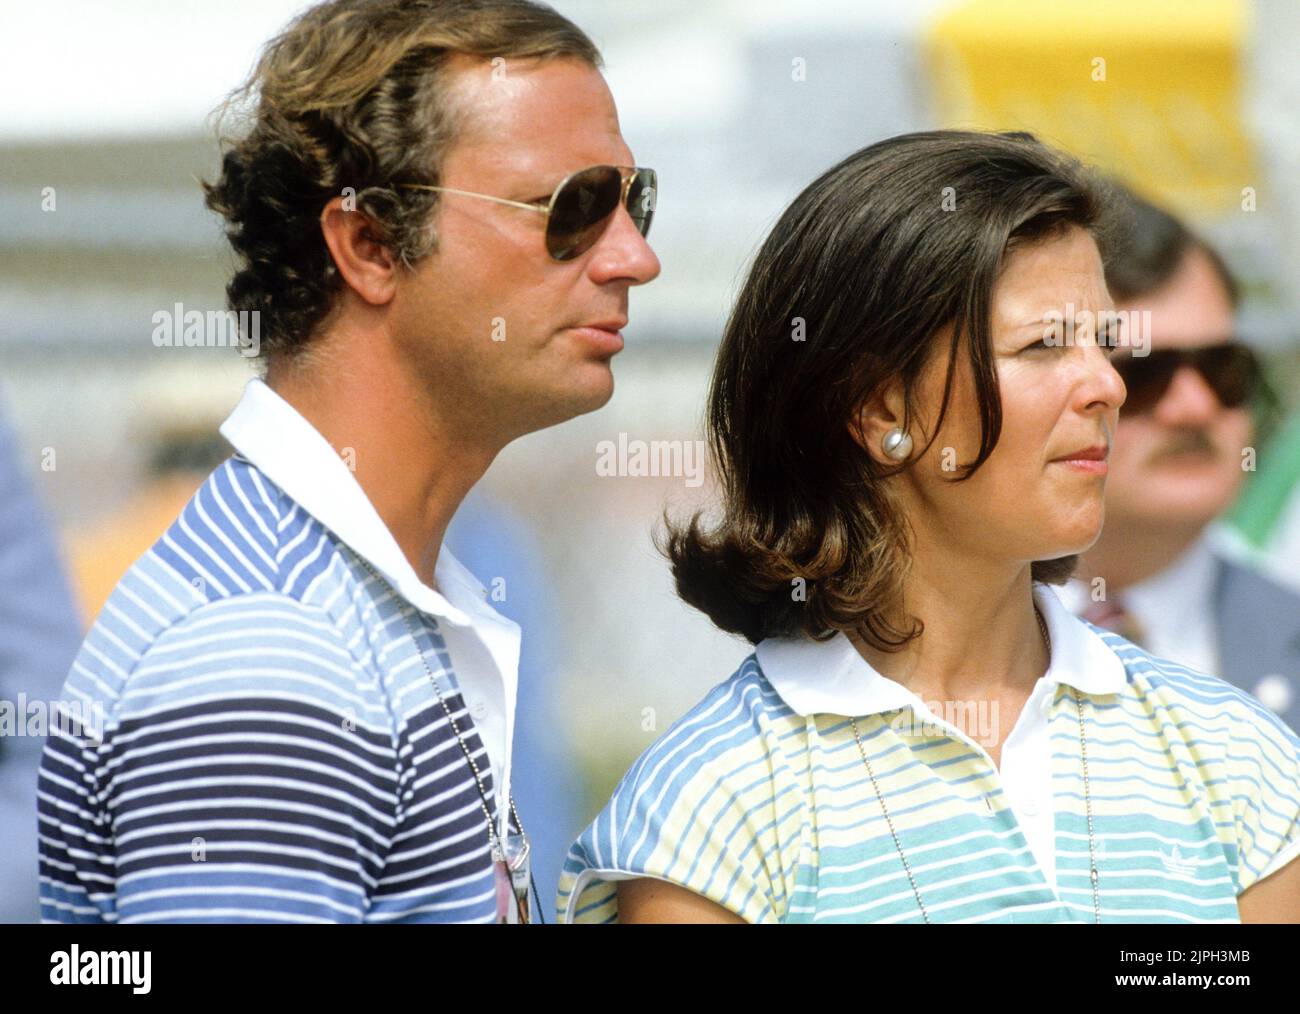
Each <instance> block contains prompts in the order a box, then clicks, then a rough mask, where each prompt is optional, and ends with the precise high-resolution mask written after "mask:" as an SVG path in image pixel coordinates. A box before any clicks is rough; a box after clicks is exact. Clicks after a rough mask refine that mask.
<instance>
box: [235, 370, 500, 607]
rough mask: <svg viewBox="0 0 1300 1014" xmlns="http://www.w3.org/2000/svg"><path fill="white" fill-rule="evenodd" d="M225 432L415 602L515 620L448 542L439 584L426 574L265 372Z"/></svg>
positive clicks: (247, 390) (254, 381)
mask: <svg viewBox="0 0 1300 1014" xmlns="http://www.w3.org/2000/svg"><path fill="white" fill-rule="evenodd" d="M221 435H222V436H223V437H225V438H226V439H227V440H228V441H230V443H231V445H232V446H233V447H234V448H235V450H237V451H238V452H239V453H240V454H241V455H242V456H243V457H245V458H247V459H248V460H249V461H250V462H251V463H252V464H253V465H255V466H256V467H257V468H258V469H259V470H260V471H261V472H262V474H263V475H265V476H266V477H267V478H268V479H270V480H271V481H272V482H273V483H275V484H276V485H277V486H279V487H280V489H282V490H284V492H285V493H287V494H288V495H289V497H290V498H292V499H293V500H294V502H296V503H297V504H298V506H300V507H301V508H302V509H303V510H305V511H306V512H307V513H308V514H310V515H311V516H312V517H314V518H315V519H316V520H317V521H319V522H320V523H321V524H323V525H324V526H325V527H326V528H328V529H330V530H331V531H332V532H333V533H334V534H335V535H337V536H338V537H339V538H340V539H341V540H342V541H343V542H345V543H347V544H348V546H350V547H351V548H352V550H353V551H354V552H355V553H356V554H357V555H358V556H360V557H362V558H363V559H365V560H367V561H368V562H369V563H370V565H371V566H372V567H374V568H375V570H377V571H378V572H379V573H380V574H382V575H383V576H384V577H385V578H386V579H387V580H388V581H389V582H390V583H391V584H392V585H393V587H394V588H396V589H397V591H398V593H399V594H400V595H401V596H402V597H403V598H405V599H406V600H407V601H408V602H410V603H411V604H412V605H414V606H415V607H416V608H417V609H420V610H421V611H423V612H425V613H428V614H430V615H433V616H438V617H440V618H442V619H444V620H446V621H447V622H448V623H452V624H455V625H457V626H462V627H470V626H473V625H474V623H475V621H481V620H487V621H489V622H492V623H496V624H502V625H505V626H507V627H516V624H515V623H514V622H513V621H511V620H508V619H506V618H505V617H504V616H502V615H501V614H500V613H498V612H497V611H496V610H495V609H493V608H492V607H491V606H490V605H489V604H488V603H487V601H486V596H487V589H486V588H484V586H483V585H482V583H480V582H479V580H478V579H477V578H476V577H474V575H473V574H472V573H470V571H469V570H468V569H467V568H466V567H465V566H464V565H463V564H461V562H460V561H459V560H457V559H456V558H455V557H454V556H452V554H451V553H450V552H449V551H448V550H447V547H446V546H445V545H444V546H443V547H441V548H440V549H439V551H438V560H437V563H436V564H435V565H434V580H435V582H436V583H437V585H438V591H435V590H434V589H432V588H430V587H429V586H428V585H426V584H425V583H424V582H423V581H421V580H420V578H419V577H418V576H417V575H416V573H415V568H414V567H412V566H411V563H410V561H409V560H407V558H406V556H405V554H404V553H403V552H402V550H401V547H400V546H398V544H397V540H396V539H395V538H394V537H393V533H392V532H390V531H389V530H388V526H387V525H385V524H384V522H383V519H381V518H380V516H379V512H378V511H376V510H375V507H374V504H372V503H371V502H370V499H369V498H368V497H367V496H366V494H365V491H364V490H363V489H362V488H361V485H360V483H358V482H357V480H356V476H355V475H353V474H352V471H351V470H350V469H349V468H348V466H347V465H346V464H345V463H344V461H343V458H342V457H341V456H340V455H339V454H338V453H337V452H335V450H334V448H332V447H331V446H330V444H329V441H327V440H326V439H325V438H324V437H323V436H321V434H320V432H319V431H318V430H317V429H316V428H315V427H314V426H312V424H311V423H309V422H308V421H307V420H306V419H305V418H304V417H303V416H302V415H301V414H300V413H299V412H298V410H297V409H295V408H294V407H293V406H292V405H290V404H289V403H288V402H287V401H285V400H284V399H283V398H282V397H280V395H278V394H276V393H275V391H273V390H272V389H271V388H270V387H269V386H268V385H267V384H266V383H264V382H263V381H262V380H260V379H258V378H256V377H254V378H253V379H252V380H250V381H249V382H248V385H247V386H246V387H245V388H244V395H243V397H242V398H241V399H240V400H239V404H238V405H236V406H235V409H234V411H233V412H231V414H230V417H229V418H228V419H226V421H225V422H224V423H222V425H221Z"/></svg>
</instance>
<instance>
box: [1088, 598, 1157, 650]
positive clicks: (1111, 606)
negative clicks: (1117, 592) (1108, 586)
mask: <svg viewBox="0 0 1300 1014" xmlns="http://www.w3.org/2000/svg"><path fill="white" fill-rule="evenodd" d="M1083 618H1084V619H1085V620H1087V621H1088V622H1089V623H1095V624H1096V625H1097V626H1099V627H1105V628H1106V629H1107V630H1113V631H1114V632H1115V633H1117V634H1119V636H1120V637H1123V638H1125V639H1126V640H1129V641H1132V642H1133V643H1134V644H1136V645H1137V646H1138V647H1139V648H1141V647H1145V645H1144V644H1143V642H1144V640H1145V638H1146V633H1145V631H1143V629H1142V624H1140V623H1138V620H1137V617H1136V616H1134V615H1133V614H1132V613H1130V612H1129V611H1128V610H1127V609H1125V608H1124V603H1123V602H1121V601H1120V600H1119V599H1118V598H1115V599H1110V600H1109V601H1102V602H1093V603H1091V604H1090V605H1089V606H1088V608H1087V609H1085V610H1084V611H1083Z"/></svg>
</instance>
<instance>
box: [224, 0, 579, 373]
mask: <svg viewBox="0 0 1300 1014" xmlns="http://www.w3.org/2000/svg"><path fill="white" fill-rule="evenodd" d="M458 53H460V54H469V55H472V56H476V57H480V58H482V59H484V60H495V59H496V58H498V57H500V58H502V59H503V60H505V59H551V58H556V57H570V58H574V59H578V60H582V61H584V62H586V63H587V64H589V65H590V66H592V67H593V68H597V69H599V68H600V67H601V66H602V61H601V57H600V53H599V51H598V50H597V49H596V47H595V45H594V44H593V43H592V41H591V40H590V39H589V38H588V37H587V36H586V35H585V34H583V32H582V31H581V30H580V29H579V28H578V27H577V26H575V25H574V24H572V23H571V22H570V21H568V20H567V19H565V18H564V17H562V16H561V15H559V14H557V13H556V12H555V11H554V10H552V9H551V8H550V7H547V6H545V5H544V4H540V3H533V2H531V0H332V2H328V3H323V4H320V5H318V6H316V7H312V8H310V9H308V10H307V11H305V12H303V13H302V14H300V15H299V16H298V17H297V18H296V19H295V20H293V21H292V22H290V24H289V25H288V27H286V28H285V29H284V31H283V32H281V33H280V34H279V35H278V36H277V37H276V38H274V39H273V40H271V42H270V43H268V44H267V46H266V48H265V49H264V51H263V52H262V55H261V58H260V59H259V61H258V63H257V65H256V67H255V68H254V70H253V72H252V74H251V75H250V76H249V78H248V80H247V81H246V82H245V83H244V84H243V85H242V86H241V87H239V88H238V89H236V90H235V91H234V92H233V93H232V94H231V95H230V97H229V98H228V99H227V100H226V101H225V102H224V103H223V104H222V106H220V107H219V109H218V111H217V113H218V124H219V129H221V121H223V120H224V118H225V116H226V115H227V114H228V113H230V112H231V111H233V110H236V109H240V108H241V107H245V108H242V109H241V111H242V112H243V114H244V116H245V118H246V119H247V120H249V121H250V122H249V123H248V124H247V125H246V129H245V130H244V131H242V136H241V137H240V138H239V139H238V140H234V141H232V140H230V139H224V140H223V141H222V148H223V149H224V150H223V154H222V162H221V174H220V178H219V179H218V180H217V181H216V182H215V183H204V184H203V189H204V193H205V194H206V204H207V206H208V207H209V208H211V209H212V210H213V211H216V212H217V213H218V214H220V215H221V216H222V217H223V218H224V219H225V221H226V236H227V238H228V239H229V241H230V244H231V246H232V247H233V248H234V251H235V254H236V257H237V262H238V263H237V266H236V270H235V273H234V276H233V277H232V279H231V281H230V283H229V284H228V285H227V286H226V297H227V302H228V305H229V307H230V309H232V310H257V311H260V318H259V325H260V335H261V351H262V354H263V355H264V356H269V355H275V354H278V353H290V354H296V353H298V352H300V351H301V350H302V348H303V347H305V346H306V345H307V343H308V342H309V341H310V339H311V337H312V335H313V333H314V331H315V329H316V328H317V326H318V325H319V324H320V322H321V321H322V320H323V319H325V317H326V316H327V314H328V313H329V311H330V309H331V307H332V305H333V302H334V296H335V294H336V293H337V291H338V289H339V286H340V285H341V279H340V276H339V274H338V271H337V269H336V268H335V266H334V262H333V259H332V258H331V257H330V253H329V249H328V248H327V247H326V245H325V241H324V238H323V236H322V234H321V228H320V215H321V211H322V210H323V209H324V207H325V205H326V204H327V203H328V202H329V201H330V200H331V199H332V198H334V197H339V196H342V197H345V198H347V197H354V198H355V202H356V203H355V208H356V210H357V211H359V212H362V213H363V214H365V215H366V216H367V217H368V218H369V219H370V221H371V222H372V223H373V226H374V231H375V235H376V237H377V238H379V239H380V240H381V241H382V242H383V243H384V244H385V245H386V246H387V247H388V248H389V249H390V250H391V251H392V252H393V254H394V256H395V257H396V258H398V259H399V260H400V261H401V263H402V264H404V265H405V266H406V267H408V268H409V267H412V266H414V264H415V263H416V262H417V261H419V260H420V259H421V258H423V257H425V256H427V255H428V254H430V253H432V252H433V251H434V250H435V249H436V236H435V233H434V230H433V227H432V224H431V218H432V213H433V209H434V207H435V205H436V203H437V200H438V194H437V193H436V192H434V191H428V190H415V189H408V188H399V187H396V186H394V183H397V182H402V183H420V184H427V185H431V186H436V185H437V184H438V183H439V182H440V180H439V173H440V171H441V167H442V164H443V159H444V158H445V155H446V153H447V151H448V150H449V148H450V146H451V144H452V143H453V142H454V140H455V138H456V134H457V129H458V127H459V116H458V113H459V110H458V109H457V108H456V103H455V102H454V101H450V100H449V97H448V94H447V93H448V91H449V81H448V80H447V75H446V73H445V72H446V65H447V63H448V60H449V58H450V57H451V56H452V55H453V54H458ZM494 66H495V65H494ZM249 106H251V109H249V108H246V107H249ZM345 188H351V189H350V190H345Z"/></svg>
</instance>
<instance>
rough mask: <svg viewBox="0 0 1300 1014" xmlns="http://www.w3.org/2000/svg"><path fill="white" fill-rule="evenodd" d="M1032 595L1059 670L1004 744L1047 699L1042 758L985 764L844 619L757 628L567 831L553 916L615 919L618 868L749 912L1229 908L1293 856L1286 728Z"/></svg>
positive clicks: (1132, 915)
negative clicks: (1025, 803)
mask: <svg viewBox="0 0 1300 1014" xmlns="http://www.w3.org/2000/svg"><path fill="white" fill-rule="evenodd" d="M1034 598H1035V601H1036V602H1037V603H1038V604H1039V608H1040V609H1041V610H1042V612H1043V614H1044V616H1045V618H1046V619H1047V621H1048V624H1049V629H1050V632H1051V638H1052V663H1051V666H1050V668H1049V670H1048V672H1047V673H1046V674H1045V675H1044V676H1043V677H1042V679H1040V681H1039V685H1038V686H1037V687H1036V688H1035V694H1034V695H1033V696H1031V703H1034V702H1035V698H1037V697H1041V705H1042V707H1041V710H1039V709H1038V708H1037V705H1036V704H1035V706H1034V707H1030V706H1027V707H1026V708H1025V709H1024V710H1022V712H1021V714H1020V716H1019V718H1018V719H1017V728H1015V729H1013V730H1012V733H1011V735H1010V736H1009V737H1008V743H1010V742H1011V741H1012V739H1013V738H1015V737H1017V735H1018V732H1019V731H1020V729H1019V727H1020V725H1021V724H1022V723H1030V722H1032V721H1034V720H1035V716H1041V721H1042V724H1043V726H1044V731H1045V734H1044V735H1043V736H1042V737H1041V742H1042V746H1041V754H1042V756H1041V757H1038V756H1036V755H1035V754H1034V753H1033V752H1032V751H1033V750H1034V749H1037V748H1034V747H1028V748H1021V749H1020V753H1019V755H1018V756H1016V757H1014V758H1012V757H1011V756H1010V755H1009V754H1007V753H1006V752H1004V755H1003V758H1002V765H1003V769H1004V770H1003V771H1001V772H1000V771H999V770H998V769H997V767H995V766H994V765H993V762H992V760H991V758H990V757H989V755H988V753H987V752H986V751H985V750H983V749H982V748H981V747H980V746H979V745H977V744H976V743H975V742H974V741H972V740H971V739H970V738H968V737H967V735H966V734H965V733H963V732H962V731H961V730H959V729H958V728H957V727H956V726H955V725H953V724H951V723H948V722H946V721H945V720H944V719H943V718H942V717H941V716H939V715H936V714H934V713H933V711H932V710H931V709H930V708H928V707H927V706H926V704H925V703H924V702H922V701H921V700H920V699H919V698H918V697H916V696H915V695H913V694H911V693H910V692H909V691H908V690H906V689H905V688H904V687H902V686H901V685H900V684H898V683H895V682H893V681H891V680H889V679H887V678H886V677H884V676H883V675H881V674H880V673H878V672H876V671H875V670H874V669H872V668H871V667H870V666H869V665H868V664H867V663H866V662H865V660H863V659H862V657H861V656H860V655H859V654H858V653H857V651H856V650H855V649H854V648H853V646H852V644H851V643H850V642H849V641H848V639H847V638H846V637H844V635H843V634H837V635H836V636H835V637H834V638H833V639H831V640H830V641H827V642H814V641H811V640H807V639H769V640H767V641H763V642H761V643H760V644H759V645H758V649H757V650H756V652H755V653H754V654H752V655H750V657H749V658H747V659H746V660H745V661H744V662H743V663H742V664H741V666H740V668H739V669H738V670H737V672H736V673H735V674H734V675H733V676H732V677H731V678H730V679H728V680H727V681H726V682H724V683H722V684H720V685H718V686H717V687H715V688H714V689H713V690H712V691H711V692H710V693H709V694H708V695H707V696H706V697H705V698H704V700H703V701H701V702H700V703H699V704H698V705H696V706H695V707H694V708H693V709H691V710H690V712H689V713H687V714H686V715H685V716H684V717H683V718H682V719H681V720H680V721H678V722H677V723H676V724H674V725H673V726H672V728H670V729H669V730H668V731H667V732H666V733H665V734H664V735H663V736H662V737H661V738H660V739H659V740H658V741H657V742H655V743H654V744H653V745H652V746H651V747H650V748H649V749H648V750H647V751H646V752H645V753H644V754H643V755H642V756H641V757H640V758H639V759H638V760H637V761H636V763H635V764H634V765H633V766H632V768H631V769H630V770H629V771H628V772H627V773H626V775H624V777H623V779H622V781H621V782H620V783H619V785H618V787H617V789H616V790H615V792H614V795H613V797H612V798H611V799H610V801H609V803H608V804H607V805H606V806H605V808H604V809H603V810H602V811H601V813H600V814H599V815H598V816H597V817H596V819H595V821H594V822H593V823H592V824H591V826H590V827H588V828H587V830H586V831H585V832H584V833H583V834H582V836H581V837H580V838H579V839H578V841H577V842H576V843H575V844H574V845H573V847H572V848H571V850H570V852H569V855H568V857H567V859H566V861H565V865H564V870H563V873H562V876H561V881H560V887H559V895H558V899H557V904H558V915H559V918H560V920H561V921H566V922H597V923H608V922H615V921H617V919H618V899H617V893H616V881H618V880H620V879H631V878H635V877H652V878H657V879H661V880H665V881H669V882H671V883H674V884H677V885H680V886H682V887H685V888H687V889H689V890H691V891H693V892H695V893H697V894H699V895H701V896H703V897H705V898H707V899H709V900H711V901H713V902H715V903H717V904H718V905H721V906H722V907H724V908H726V909H728V910H730V911H732V912H734V913H736V914H738V915H739V916H741V917H742V918H743V919H745V920H746V921H748V922H754V923H786V922H788V923H805V922H888V923H893V922H922V921H924V920H925V919H926V918H927V917H928V919H929V921H931V922H971V923H980V922H995V923H1009V922H1030V923H1038V922H1093V921H1095V920H1098V919H1099V920H1100V921H1101V922H1238V921H1239V920H1240V916H1239V913H1238V909H1237V898H1238V896H1239V895H1240V894H1241V893H1242V892H1243V891H1245V890H1246V889H1247V888H1249V887H1250V886H1251V885H1252V884H1254V883H1256V882H1257V881H1258V880H1260V879H1262V878H1263V877H1264V876H1267V875H1269V874H1271V873H1273V872H1275V871H1276V870H1277V869H1279V868H1281V867H1282V866H1284V865H1285V864H1286V863H1288V862H1290V861H1291V860H1292V859H1294V858H1295V856H1296V855H1297V854H1300V738H1297V736H1296V734H1295V732H1293V731H1292V730H1291V729H1290V728H1288V727H1287V726H1286V725H1285V724H1284V723H1283V722H1282V720H1281V719H1279V718H1278V717H1277V716H1276V715H1275V714H1273V713H1272V712H1270V711H1269V710H1268V709H1266V708H1265V707H1263V706H1262V705H1261V704H1260V703H1259V702H1257V701H1256V700H1255V699H1254V698H1253V697H1251V696H1250V695H1248V694H1247V693H1245V692H1244V691H1242V690H1240V689H1238V688H1236V687H1234V686H1232V685H1230V684H1228V683H1226V682H1224V681H1223V680H1220V679H1218V678H1215V677H1212V676H1208V675H1205V674H1203V673H1199V672H1196V671H1194V670H1190V669H1187V668H1185V667H1182V666H1179V665H1176V664H1175V663H1173V662H1170V661H1167V660H1163V659H1157V658H1154V657H1152V656H1151V655H1150V654H1148V653H1147V652H1144V651H1143V650H1142V649H1140V648H1138V647H1137V646H1136V645H1134V644H1132V643H1131V642H1129V641H1126V640H1124V639H1123V638H1121V637H1119V636H1117V635H1115V634H1112V633H1110V632H1109V631H1106V630H1103V629H1102V628H1099V627H1095V626H1093V625H1092V624H1089V623H1086V622H1085V621H1083V620H1080V619H1077V618H1075V617H1074V616H1073V615H1071V614H1070V613H1069V612H1068V610H1066V609H1065V607H1064V606H1063V605H1062V604H1061V602H1060V601H1059V599H1057V597H1056V595H1055V593H1054V592H1053V591H1051V589H1049V588H1048V587H1047V586H1045V585H1040V584H1035V585H1034ZM1080 708H1081V710H1082V715H1083V722H1084V737H1086V743H1087V771H1088V796H1089V797H1090V802H1091V825H1092V834H1091V836H1090V835H1089V817H1088V812H1087V810H1088V807H1087V805H1086V804H1085V792H1084V766H1083V761H1082V754H1083V751H1082V742H1081V734H1080V722H1079V713H1080ZM850 715H852V716H855V717H856V718H857V725H858V729H859V732H860V734H861V737H862V744H863V748H864V750H865V753H866V756H867V758H868V759H869V760H870V762H871V767H872V770H873V772H874V774H875V778H876V782H877V785H878V787H879V790H880V796H878V795H877V792H876V789H875V788H874V787H873V785H872V782H871V778H870V776H869V775H868V772H867V768H866V765H864V763H863V758H862V754H861V753H860V752H859V749H858V744H857V741H856V740H855V737H854V733H853V729H852V726H851V724H850V721H849V716H850ZM1021 738H1022V739H1023V737H1021ZM1013 760H1014V763H1016V764H1018V765H1022V766H1024V767H1026V768H1030V767H1037V768H1040V769H1041V776H1042V778H1043V779H1044V781H1043V785H1044V794H1045V796H1046V797H1047V802H1048V807H1049V811H1050V812H1049V813H1048V814H1047V818H1048V819H1047V821H1046V823H1045V824H1044V825H1043V830H1042V831H1041V832H1035V831H1031V829H1030V825H1031V823H1032V822H1031V821H1029V820H1028V819H1027V818H1025V816H1024V813H1023V812H1021V813H1018V812H1017V809H1018V807H1017V806H1016V805H1015V802H1016V801H1015V799H1013V798H1012V795H1011V794H1010V793H1008V792H1007V791H1006V790H1007V788H1008V787H1009V786H1011V785H1012V784H1013V780H1014V779H1017V778H1018V779H1022V780H1023V779H1024V778H1026V777H1034V776H1035V774H1034V772H1029V771H1012V770H1009V769H1008V765H1009V764H1011V763H1012V762H1013ZM881 798H883V800H884V808H883V809H882V805H881ZM1020 809H1021V810H1022V811H1023V809H1024V808H1023V807H1021V808H1020ZM886 810H887V811H888V816H886V812H885V811H886ZM1030 812H1032V810H1031V811H1030ZM891 823H892V831H891V827H890V824H891ZM1037 833H1041V835H1042V837H1043V839H1044V840H1043V841H1042V842H1034V840H1033V838H1034V835H1035V834H1037ZM895 834H896V835H897V842H896V841H895V837H894V835H895ZM1035 846H1037V848H1036V847H1035ZM900 850H901V853H902V855H900ZM1043 850H1046V851H1047V852H1049V853H1050V855H1051V859H1052V860H1054V863H1047V864H1045V863H1040V862H1039V861H1038V859H1037V858H1036V854H1035V853H1036V851H1037V852H1039V854H1040V855H1041V854H1042V851H1043ZM904 855H905V856H906V860H907V863H906V866H905V865H904V862H903V858H902V856H904ZM1093 864H1095V866H1096V868H1097V872H1098V879H1097V892H1096V897H1094V890H1093V883H1092V878H1091V869H1092V866H1093ZM909 869H910V873H911V876H912V878H914V881H915V887H914V886H913V883H912V881H910V880H909V877H908V873H909ZM918 898H919V901H918ZM922 903H923V904H924V914H923V911H922Z"/></svg>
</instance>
